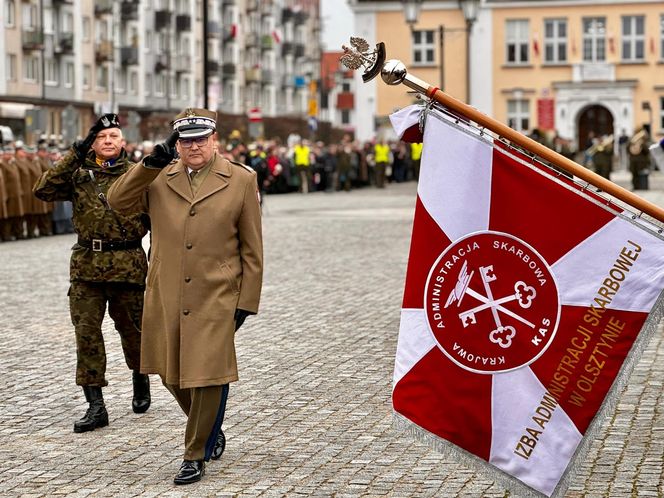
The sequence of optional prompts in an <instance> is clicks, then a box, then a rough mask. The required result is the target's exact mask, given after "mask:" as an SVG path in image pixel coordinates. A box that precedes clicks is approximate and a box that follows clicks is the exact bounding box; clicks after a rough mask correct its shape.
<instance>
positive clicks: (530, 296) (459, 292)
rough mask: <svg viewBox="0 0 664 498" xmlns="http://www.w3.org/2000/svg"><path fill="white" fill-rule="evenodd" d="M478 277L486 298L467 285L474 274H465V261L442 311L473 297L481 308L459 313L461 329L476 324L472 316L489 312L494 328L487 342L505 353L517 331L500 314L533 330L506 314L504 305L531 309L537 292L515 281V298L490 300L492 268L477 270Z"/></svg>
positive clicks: (491, 298)
mask: <svg viewBox="0 0 664 498" xmlns="http://www.w3.org/2000/svg"><path fill="white" fill-rule="evenodd" d="M479 273H480V276H481V277H482V283H483V284H484V292H485V295H482V294H480V293H479V292H477V291H475V290H474V289H472V288H471V287H470V281H471V279H472V278H473V275H474V274H475V271H474V270H473V271H471V272H470V274H468V262H467V261H464V262H463V266H462V267H461V271H460V272H459V277H458V278H457V283H456V285H455V286H454V289H452V292H450V295H449V297H448V298H447V301H446V303H445V308H449V307H450V306H451V305H452V304H453V303H454V302H456V303H457V307H459V306H460V305H461V301H462V300H463V298H464V296H465V295H466V294H468V295H469V296H471V297H474V298H475V299H477V300H478V301H480V302H481V303H482V304H480V305H478V306H475V307H474V308H471V309H469V310H466V311H462V312H461V313H459V319H460V320H461V324H462V325H463V328H466V327H469V326H471V325H474V324H476V323H477V318H476V316H475V315H477V313H480V312H481V311H484V310H487V309H488V310H491V314H492V315H493V321H494V323H495V326H496V327H495V328H494V329H493V330H492V331H491V332H490V333H489V340H490V341H491V342H493V343H495V344H498V346H500V347H501V348H505V349H507V348H509V347H510V346H511V345H512V339H513V338H514V337H515V336H516V329H515V328H514V327H513V326H511V325H503V324H502V323H501V321H500V314H501V313H503V314H505V315H507V316H510V317H512V318H514V319H515V320H517V321H519V322H521V323H523V324H525V325H527V326H528V327H530V328H531V329H534V328H535V324H533V323H531V322H529V321H528V320H526V319H525V318H523V317H522V316H520V315H518V314H517V313H514V312H513V311H511V310H508V309H507V308H505V307H504V306H503V305H504V304H506V303H509V302H511V301H517V302H518V303H519V306H521V307H522V308H524V309H526V308H530V306H531V305H532V303H533V300H534V299H535V296H536V295H537V292H536V291H535V288H534V287H531V286H529V285H526V283H525V282H523V281H521V280H518V281H517V282H516V283H515V284H514V294H512V295H510V296H505V297H501V298H497V299H496V298H494V296H493V292H491V282H494V281H496V280H498V277H497V275H496V274H495V273H494V271H493V265H489V266H480V269H479Z"/></svg>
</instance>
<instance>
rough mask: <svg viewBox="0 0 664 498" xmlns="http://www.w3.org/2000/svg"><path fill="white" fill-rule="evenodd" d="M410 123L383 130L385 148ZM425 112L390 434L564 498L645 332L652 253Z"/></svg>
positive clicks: (555, 178) (540, 173) (454, 124)
mask: <svg viewBox="0 0 664 498" xmlns="http://www.w3.org/2000/svg"><path fill="white" fill-rule="evenodd" d="M421 109H422V108H421V107H419V106H417V107H416V106H413V107H410V108H407V109H405V110H403V111H400V112H398V113H396V114H395V115H393V116H392V123H393V125H394V127H395V129H396V131H397V133H398V135H399V136H403V135H404V134H408V133H410V134H412V132H413V130H417V124H418V120H419V118H420V114H421V112H422V111H421ZM426 112H427V114H426V120H425V124H424V137H423V138H424V149H423V153H422V159H421V169H420V178H419V184H418V190H417V201H416V207H415V218H414V223H413V234H412V241H411V248H410V256H409V261H408V269H407V275H406V284H405V290H404V298H403V308H402V311H401V324H400V330H399V340H398V346H397V353H396V361H395V369H394V387H393V397H392V399H393V405H394V410H395V418H396V423H397V426H398V427H399V428H402V429H407V430H408V431H409V432H410V433H411V434H413V435H415V436H417V437H419V438H420V439H421V440H424V441H426V442H428V443H430V444H431V445H432V446H434V447H436V448H438V449H440V450H442V451H448V450H450V451H452V452H454V453H455V455H461V457H462V458H464V457H465V460H464V461H466V462H469V463H477V464H479V465H480V466H481V467H483V468H484V469H485V470H487V471H490V472H493V476H494V478H497V479H503V482H504V483H505V484H506V485H507V486H508V487H514V488H518V490H519V491H521V492H522V493H525V494H530V495H535V496H541V495H545V496H553V495H556V496H558V495H562V494H563V493H564V490H565V489H566V487H567V481H568V479H569V477H570V471H571V470H573V468H574V467H575V465H576V462H578V461H579V458H580V457H581V456H582V455H583V453H584V452H585V451H586V450H587V446H588V445H589V440H590V438H591V437H592V434H593V433H594V432H597V431H598V430H599V424H600V421H601V419H602V418H603V417H604V416H606V415H607V413H608V412H609V411H610V410H612V407H611V400H613V399H615V397H616V396H617V395H618V394H619V393H620V388H622V387H624V385H625V384H626V378H627V375H628V374H629V372H630V371H631V368H632V366H633V364H634V362H635V361H636V357H637V356H638V354H639V353H640V352H641V351H642V349H643V348H644V347H645V344H646V338H647V337H648V336H649V334H652V332H653V331H654V329H655V327H656V325H657V323H658V321H659V318H660V316H661V313H660V308H661V299H662V298H661V291H662V288H663V287H664V241H663V240H662V237H661V235H659V234H658V233H657V227H654V226H653V225H650V224H648V223H646V222H644V221H643V220H641V219H639V218H637V217H633V216H632V215H631V214H629V213H627V212H626V211H623V209H621V208H619V207H618V206H617V205H616V204H613V203H608V202H607V201H606V200H605V199H603V198H601V197H599V196H598V195H597V194H595V193H594V192H592V193H591V192H588V190H587V189H584V188H583V187H581V186H579V185H577V184H575V183H573V182H572V181H570V180H569V179H568V178H567V177H565V176H564V175H561V174H557V172H555V171H551V170H549V169H548V168H546V167H544V166H543V165H540V164H538V163H536V162H534V161H532V160H531V159H530V158H528V157H526V156H525V155H521V154H520V153H519V152H516V151H514V150H513V149H511V148H509V147H507V146H505V145H502V144H500V145H499V144H498V143H494V141H493V140H492V139H491V137H488V136H487V135H486V134H484V133H482V132H480V131H479V130H477V129H474V128H471V127H470V126H467V125H466V124H465V123H464V122H463V121H462V120H459V119H458V118H454V117H448V116H446V115H443V114H442V113H440V112H439V111H437V110H429V111H426ZM524 485H525V487H524Z"/></svg>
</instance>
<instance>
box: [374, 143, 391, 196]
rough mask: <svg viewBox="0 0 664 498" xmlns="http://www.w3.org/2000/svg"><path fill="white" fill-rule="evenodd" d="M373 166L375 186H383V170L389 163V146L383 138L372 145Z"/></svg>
mask: <svg viewBox="0 0 664 498" xmlns="http://www.w3.org/2000/svg"><path fill="white" fill-rule="evenodd" d="M374 161H375V162H376V165H375V166H374V169H375V174H376V187H378V188H385V170H386V169H387V166H388V165H389V164H390V146H389V145H388V144H387V142H386V141H385V139H384V138H382V139H381V140H380V141H379V142H376V145H374Z"/></svg>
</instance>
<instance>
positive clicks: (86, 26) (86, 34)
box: [83, 16, 90, 42]
mask: <svg viewBox="0 0 664 498" xmlns="http://www.w3.org/2000/svg"><path fill="white" fill-rule="evenodd" d="M83 41H84V42H87V41H90V18H89V17H87V16H85V17H83Z"/></svg>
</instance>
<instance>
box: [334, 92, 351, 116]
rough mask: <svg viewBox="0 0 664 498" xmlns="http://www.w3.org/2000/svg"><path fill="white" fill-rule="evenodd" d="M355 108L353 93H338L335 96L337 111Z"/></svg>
mask: <svg viewBox="0 0 664 498" xmlns="http://www.w3.org/2000/svg"><path fill="white" fill-rule="evenodd" d="M354 108H355V94H353V92H340V93H339V94H337V109H339V110H341V111H345V110H349V109H354Z"/></svg>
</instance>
